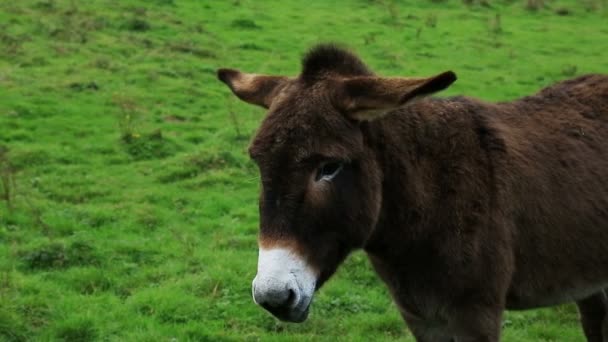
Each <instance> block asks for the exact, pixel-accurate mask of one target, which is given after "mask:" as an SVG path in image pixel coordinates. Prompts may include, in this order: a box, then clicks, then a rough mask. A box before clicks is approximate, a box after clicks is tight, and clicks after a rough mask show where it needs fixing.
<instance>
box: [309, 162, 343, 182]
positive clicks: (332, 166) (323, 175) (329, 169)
mask: <svg viewBox="0 0 608 342" xmlns="http://www.w3.org/2000/svg"><path fill="white" fill-rule="evenodd" d="M342 169H344V163H342V162H327V163H324V164H322V165H321V166H320V167H319V168H318V169H317V174H316V175H315V181H317V182H319V181H322V180H324V181H328V182H329V181H332V180H333V179H334V178H335V177H336V176H337V175H338V174H339V173H340V171H342Z"/></svg>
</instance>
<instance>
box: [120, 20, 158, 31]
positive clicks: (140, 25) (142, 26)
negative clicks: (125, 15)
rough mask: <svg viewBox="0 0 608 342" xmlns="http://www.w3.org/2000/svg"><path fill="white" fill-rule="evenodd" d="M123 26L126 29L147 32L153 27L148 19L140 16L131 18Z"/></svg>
mask: <svg viewBox="0 0 608 342" xmlns="http://www.w3.org/2000/svg"><path fill="white" fill-rule="evenodd" d="M122 27H123V28H124V29H126V30H129V31H134V32H145V31H148V30H150V29H151V28H152V26H151V25H150V23H149V22H148V21H146V20H144V19H140V18H131V19H129V20H127V21H126V22H125V23H124V24H123V25H122Z"/></svg>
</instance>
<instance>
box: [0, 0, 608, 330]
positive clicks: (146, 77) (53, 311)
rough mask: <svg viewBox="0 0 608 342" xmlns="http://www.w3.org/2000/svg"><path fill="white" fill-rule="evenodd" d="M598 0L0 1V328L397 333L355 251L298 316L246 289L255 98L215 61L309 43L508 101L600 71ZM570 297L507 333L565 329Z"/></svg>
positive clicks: (243, 62)
mask: <svg viewBox="0 0 608 342" xmlns="http://www.w3.org/2000/svg"><path fill="white" fill-rule="evenodd" d="M606 23H608V2H607V1H605V0H595V1H593V0H570V1H566V0H555V1H549V0H546V1H539V0H536V1H531V0H529V1H524V0H512V1H508V0H503V1H498V0H497V1H492V0H486V1H484V0H482V1H476V0H469V1H455V0H446V1H441V0H433V1H431V0H421V1H406V0H403V1H390V0H384V1H373V0H351V1H345V0H340V1H320V0H310V1H306V2H300V1H278V0H273V1H253V0H231V1H219V0H218V1H194V0H192V1H180V0H150V1H135V0H124V1H119V0H95V1H77V0H13V1H11V0H0V341H30V340H32V341H56V340H57V341H206V340H209V341H221V340H264V341H266V340H268V341H274V340H277V341H278V340H338V341H369V340H375V341H383V340H386V341H392V340H401V341H412V340H413V339H412V337H411V335H410V334H409V333H408V331H407V329H406V328H405V326H404V324H403V323H402V321H401V319H400V317H399V315H398V313H397V311H396V309H395V308H394V307H393V305H392V304H391V302H390V299H389V296H388V294H387V291H386V290H385V288H384V286H383V285H382V284H381V283H380V281H379V280H378V279H377V278H376V277H375V276H374V274H373V272H372V271H371V269H370V266H369V264H368V262H367V260H366V259H365V256H364V255H363V254H362V253H355V254H354V255H352V256H351V257H350V258H349V259H348V260H347V262H346V264H345V265H344V266H343V267H342V268H341V269H340V270H339V272H338V274H337V275H336V276H335V277H334V278H333V279H332V280H331V281H330V282H329V283H328V284H327V285H326V287H325V288H323V289H322V290H321V291H320V293H319V294H318V296H317V297H316V299H315V303H314V304H313V307H312V313H311V317H310V319H309V321H307V322H306V323H304V324H301V325H291V324H284V323H280V322H278V321H276V320H275V319H274V318H272V317H270V316H269V315H268V314H266V313H265V312H263V310H261V309H259V308H257V307H256V306H255V305H254V304H253V302H252V300H251V296H250V284H251V279H252V278H253V276H254V274H255V269H256V257H257V246H256V233H257V202H256V201H257V191H258V180H257V177H258V176H257V170H256V169H255V167H254V165H253V164H252V163H251V162H250V161H249V160H248V159H247V157H246V153H245V151H246V147H247V144H248V141H249V139H250V137H251V136H252V134H254V132H255V130H256V127H257V125H258V124H259V122H260V120H261V119H262V117H263V115H264V113H263V111H262V110H260V109H258V108H254V107H252V106H248V105H246V104H243V103H241V102H239V101H238V100H236V99H235V98H234V97H233V96H232V95H230V94H229V91H228V90H227V88H225V86H224V85H223V84H221V83H220V82H218V81H216V79H215V70H216V69H217V68H218V67H236V68H239V69H242V70H245V71H250V72H258V73H281V74H289V75H294V74H297V73H298V71H299V59H300V56H301V55H302V53H303V52H304V51H306V49H308V48H309V47H310V46H311V45H313V44H314V43H317V42H322V41H337V42H342V43H343V44H345V45H347V46H349V47H351V48H352V49H354V50H355V51H357V52H358V53H359V54H360V55H361V56H362V57H363V58H364V59H365V61H367V63H368V64H369V65H370V66H371V67H372V68H373V69H374V70H375V71H376V72H378V73H379V74H383V75H393V76H396V75H412V76H413V75H420V76H424V75H430V74H435V73H438V72H441V71H444V70H454V71H455V72H456V73H457V74H458V75H459V80H458V81H457V82H456V83H455V84H454V85H453V86H452V87H451V88H450V89H449V90H448V91H446V92H445V93H443V94H442V96H443V95H455V94H465V95H469V96H474V97H479V98H483V99H487V100H508V99H513V98H516V97H518V96H522V95H525V94H529V93H532V92H534V91H536V90H538V89H539V88H541V87H543V86H546V85H549V84H551V83H553V82H555V81H557V80H561V79H565V78H569V77H573V76H575V75H580V74H584V73H590V72H604V73H605V72H607V71H608V54H607V52H606V51H607V50H606V49H607V48H608V25H607V24H606ZM577 319H578V318H577V314H576V310H575V308H574V307H573V306H571V305H570V306H562V307H556V308H550V309H543V310H535V311H528V312H510V313H508V314H507V316H506V317H505V320H504V340H506V341H582V340H583V335H582V332H581V331H580V329H579V327H578V322H577Z"/></svg>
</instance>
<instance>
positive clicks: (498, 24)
mask: <svg viewBox="0 0 608 342" xmlns="http://www.w3.org/2000/svg"><path fill="white" fill-rule="evenodd" d="M488 26H489V27H490V32H491V33H493V34H500V33H502V21H501V19H500V13H496V15H495V16H494V17H493V18H490V21H489V25H488Z"/></svg>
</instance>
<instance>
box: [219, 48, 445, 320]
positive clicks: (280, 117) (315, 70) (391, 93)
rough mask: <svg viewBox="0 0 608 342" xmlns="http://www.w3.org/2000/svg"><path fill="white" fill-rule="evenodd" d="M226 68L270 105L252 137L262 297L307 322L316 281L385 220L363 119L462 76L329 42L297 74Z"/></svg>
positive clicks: (258, 297)
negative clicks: (377, 63)
mask: <svg viewBox="0 0 608 342" xmlns="http://www.w3.org/2000/svg"><path fill="white" fill-rule="evenodd" d="M218 77H219V79H220V80H221V81H222V82H224V83H226V84H227V85H228V86H229V87H230V89H231V90H232V92H233V93H234V94H235V95H236V96H238V97H239V98H240V99H241V100H243V101H246V102H249V103H252V104H255V105H259V106H262V107H264V108H266V109H267V110H268V114H267V116H266V118H265V119H264V121H263V123H262V125H261V127H260V129H259V131H258V132H257V135H256V137H255V138H254V139H253V142H252V143H251V146H250V147H249V154H250V156H251V158H252V159H253V160H254V161H255V162H256V164H257V165H258V167H259V170H260V174H261V182H262V190H261V193H260V201H259V210H260V234H259V248H260V249H259V259H258V273H257V275H256V277H255V279H254V280H253V299H254V301H255V302H256V303H257V304H259V305H261V306H263V307H264V308H266V309H267V310H268V311H270V312H271V313H272V314H274V315H275V316H277V317H278V318H280V319H282V320H286V321H292V322H302V321H304V320H305V319H306V317H307V316H308V309H309V306H310V303H311V300H312V296H313V294H314V292H315V290H316V289H318V288H319V287H320V286H321V285H322V284H323V283H324V282H325V281H326V280H327V279H328V278H329V277H330V276H331V275H332V274H333V273H334V271H335V270H336V268H337V267H338V265H339V264H340V263H341V262H342V261H343V260H344V258H345V257H346V256H347V255H348V254H349V253H350V252H351V251H352V250H354V249H357V248H361V247H363V246H365V243H366V241H367V240H368V238H369V237H370V235H371V234H372V233H373V231H374V227H375V225H376V222H377V220H378V216H379V212H380V207H381V200H382V170H381V169H380V167H379V165H378V163H377V162H376V155H375V152H374V150H373V149H372V147H371V146H370V145H369V144H368V143H367V142H368V139H367V137H366V134H365V130H363V129H362V125H364V124H363V122H364V121H371V120H375V119H378V118H380V117H382V116H383V115H384V114H386V113H388V112H390V111H391V110H392V109H395V108H397V107H399V106H402V105H405V104H406V103H407V102H408V101H410V100H412V99H414V98H415V97H418V96H423V95H426V94H430V93H433V92H436V91H439V90H442V89H444V88H446V87H448V86H449V85H450V84H451V83H452V82H454V81H455V79H456V76H455V75H454V73H452V72H445V73H442V74H440V75H437V76H434V77H430V78H382V77H377V76H375V75H374V74H373V73H372V72H371V71H370V70H369V69H368V68H367V67H366V66H365V65H364V64H363V63H362V62H361V61H360V60H359V59H358V58H357V57H356V56H354V55H353V54H351V53H349V52H347V51H344V50H342V49H339V48H336V47H334V46H331V45H321V46H317V47H315V48H313V49H312V50H311V51H310V52H309V53H308V54H307V55H306V57H305V58H304V60H303V70H302V73H301V74H300V75H299V76H298V77H293V78H290V77H284V76H265V75H257V74H247V73H242V72H239V71H237V70H232V69H220V70H218Z"/></svg>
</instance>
